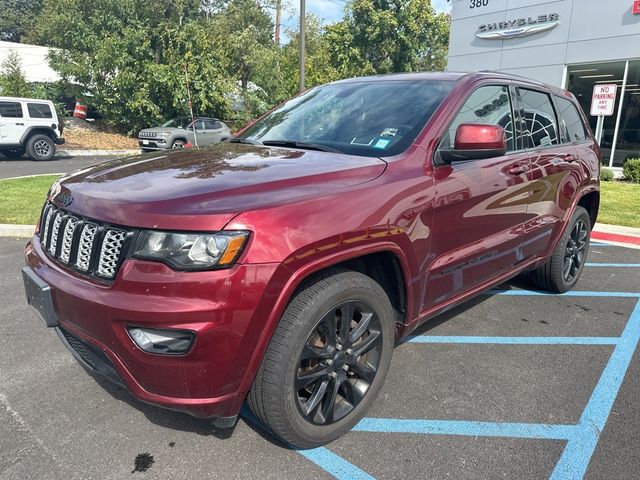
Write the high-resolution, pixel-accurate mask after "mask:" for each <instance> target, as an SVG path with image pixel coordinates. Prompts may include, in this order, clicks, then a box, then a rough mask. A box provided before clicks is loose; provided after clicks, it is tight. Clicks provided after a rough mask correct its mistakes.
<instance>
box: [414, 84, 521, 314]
mask: <svg viewBox="0 0 640 480" xmlns="http://www.w3.org/2000/svg"><path fill="white" fill-rule="evenodd" d="M512 93H513V92H512V89H511V88H510V87H509V85H507V84H504V85H500V84H498V85H496V84H489V85H482V86H479V87H477V88H476V89H475V90H474V91H473V92H472V93H471V94H470V96H469V97H468V98H467V99H466V100H465V101H464V104H463V105H462V107H461V108H460V109H459V111H458V112H457V114H456V116H455V117H454V119H453V121H452V122H451V123H450V124H449V128H448V131H447V133H446V134H445V135H444V137H443V138H442V140H441V141H440V145H439V147H438V148H439V149H443V148H444V149H446V148H451V147H452V146H453V145H452V144H453V141H454V137H455V133H456V130H457V128H458V126H459V125H460V124H463V123H480V124H494V125H500V126H502V127H503V128H504V129H505V133H506V136H507V153H506V154H505V155H503V156H499V157H494V158H486V159H476V160H464V161H453V162H452V163H443V162H438V161H437V159H436V162H435V163H436V165H435V166H434V182H435V186H436V188H435V195H436V198H435V206H434V221H433V229H434V235H432V237H431V238H432V252H431V253H432V255H433V256H434V260H433V262H432V264H431V268H430V269H429V275H428V278H427V282H426V290H425V295H424V298H425V299H426V301H425V304H424V305H423V307H427V308H428V307H430V306H434V305H436V304H440V303H442V302H443V301H446V300H448V299H450V298H455V297H457V296H459V295H461V294H463V293H465V292H467V291H469V290H472V289H473V288H475V287H478V286H479V285H481V284H483V283H485V282H487V281H489V280H492V279H494V278H496V277H499V276H500V275H504V274H505V273H506V272H509V271H510V270H512V269H513V267H514V265H516V264H517V263H519V262H520V261H521V260H522V258H521V257H522V256H521V246H522V242H523V226H524V224H525V222H526V220H527V206H528V203H529V196H530V192H529V185H528V183H529V180H528V173H529V155H528V153H527V152H525V151H524V150H523V149H522V147H521V144H520V139H519V138H518V135H517V134H516V132H515V130H514V122H513V119H514V112H513V109H512Z"/></svg>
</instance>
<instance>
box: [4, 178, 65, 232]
mask: <svg viewBox="0 0 640 480" xmlns="http://www.w3.org/2000/svg"><path fill="white" fill-rule="evenodd" d="M56 178H58V176H57V175H43V176H40V177H26V178H16V179H9V180H0V223H17V224H22V225H35V223H36V222H37V221H38V216H39V215H40V210H42V205H43V204H44V200H45V198H46V196H47V192H48V191H49V187H51V184H52V183H53V182H54V180H55V179H56Z"/></svg>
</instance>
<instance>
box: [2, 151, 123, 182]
mask: <svg viewBox="0 0 640 480" xmlns="http://www.w3.org/2000/svg"><path fill="white" fill-rule="evenodd" d="M111 158H113V157H112V156H109V155H99V156H77V157H61V156H56V157H54V159H53V160H50V161H48V162H36V161H34V160H30V159H28V158H20V159H18V160H8V159H5V158H2V159H1V160H0V179H2V178H12V177H22V176H27V175H42V174H50V173H68V172H72V171H74V170H79V169H81V168H85V167H89V166H91V165H95V164H97V163H101V162H106V161H107V160H110V159H111Z"/></svg>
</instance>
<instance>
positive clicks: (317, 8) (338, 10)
mask: <svg viewBox="0 0 640 480" xmlns="http://www.w3.org/2000/svg"><path fill="white" fill-rule="evenodd" d="M305 1H306V10H307V12H313V13H315V14H316V15H317V16H318V17H320V18H321V19H322V20H323V21H324V23H325V24H326V23H333V22H336V21H338V20H340V19H341V18H342V15H343V10H344V5H345V0H305ZM292 4H293V5H292V7H293V9H292V11H291V12H283V24H284V25H283V27H284V29H287V28H288V29H291V30H293V29H297V23H298V15H299V13H298V12H299V11H300V1H299V0H292ZM431 4H432V5H433V6H434V8H435V9H436V11H438V12H449V13H450V12H451V4H450V3H449V2H447V0H431ZM283 34H284V35H283V39H282V40H283V43H286V42H287V38H286V34H285V32H283Z"/></svg>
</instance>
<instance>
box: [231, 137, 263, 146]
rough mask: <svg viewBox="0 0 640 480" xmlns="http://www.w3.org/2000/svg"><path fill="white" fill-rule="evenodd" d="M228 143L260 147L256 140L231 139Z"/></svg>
mask: <svg viewBox="0 0 640 480" xmlns="http://www.w3.org/2000/svg"><path fill="white" fill-rule="evenodd" d="M228 142H229V143H244V144H247V145H262V143H260V142H258V141H257V140H249V139H248V138H242V137H232V138H230V139H229V140H228Z"/></svg>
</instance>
